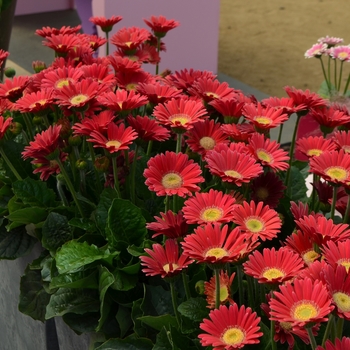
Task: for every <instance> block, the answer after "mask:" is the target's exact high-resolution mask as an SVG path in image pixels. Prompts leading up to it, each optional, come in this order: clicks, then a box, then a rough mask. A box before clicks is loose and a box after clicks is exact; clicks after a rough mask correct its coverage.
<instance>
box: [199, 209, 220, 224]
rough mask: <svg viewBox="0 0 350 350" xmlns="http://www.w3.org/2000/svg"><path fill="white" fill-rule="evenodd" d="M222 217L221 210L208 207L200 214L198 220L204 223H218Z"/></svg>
mask: <svg viewBox="0 0 350 350" xmlns="http://www.w3.org/2000/svg"><path fill="white" fill-rule="evenodd" d="M222 216H223V211H222V209H221V208H217V207H209V208H204V209H203V211H202V212H201V213H200V218H201V219H202V220H204V221H209V222H212V221H218V220H219V219H221V218H222Z"/></svg>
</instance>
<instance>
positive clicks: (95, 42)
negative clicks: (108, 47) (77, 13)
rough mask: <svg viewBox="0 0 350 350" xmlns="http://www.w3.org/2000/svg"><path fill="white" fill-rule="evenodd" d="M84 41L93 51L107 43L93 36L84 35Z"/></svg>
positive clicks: (105, 40)
mask: <svg viewBox="0 0 350 350" xmlns="http://www.w3.org/2000/svg"><path fill="white" fill-rule="evenodd" d="M84 40H85V41H86V42H87V44H88V45H89V46H90V48H91V49H92V50H93V51H96V50H97V49H98V48H99V47H101V46H103V45H104V44H106V43H107V39H105V38H101V37H99V36H97V35H93V34H91V35H89V34H84Z"/></svg>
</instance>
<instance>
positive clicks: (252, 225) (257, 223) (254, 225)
mask: <svg viewBox="0 0 350 350" xmlns="http://www.w3.org/2000/svg"><path fill="white" fill-rule="evenodd" d="M245 225H246V227H247V228H248V230H249V231H250V232H253V233H257V232H261V231H263V230H264V228H265V225H264V223H263V222H262V221H261V220H260V219H258V218H248V219H247V220H246V221H245Z"/></svg>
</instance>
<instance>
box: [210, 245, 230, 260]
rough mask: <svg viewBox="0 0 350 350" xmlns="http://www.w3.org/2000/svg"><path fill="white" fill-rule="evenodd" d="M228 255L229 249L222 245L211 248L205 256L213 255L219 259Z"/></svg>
mask: <svg viewBox="0 0 350 350" xmlns="http://www.w3.org/2000/svg"><path fill="white" fill-rule="evenodd" d="M227 255H228V254H227V251H226V250H225V249H222V248H220V247H215V248H210V249H208V250H207V252H206V253H205V257H209V256H213V257H215V258H217V259H220V258H223V257H224V256H227Z"/></svg>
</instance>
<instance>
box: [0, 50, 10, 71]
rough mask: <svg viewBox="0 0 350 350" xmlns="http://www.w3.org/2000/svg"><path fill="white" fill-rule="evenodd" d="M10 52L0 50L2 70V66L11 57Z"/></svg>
mask: <svg viewBox="0 0 350 350" xmlns="http://www.w3.org/2000/svg"><path fill="white" fill-rule="evenodd" d="M9 54H10V53H9V52H7V51H5V50H2V49H0V68H1V67H2V65H3V64H4V62H5V61H6V58H7V57H8V56H9Z"/></svg>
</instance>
